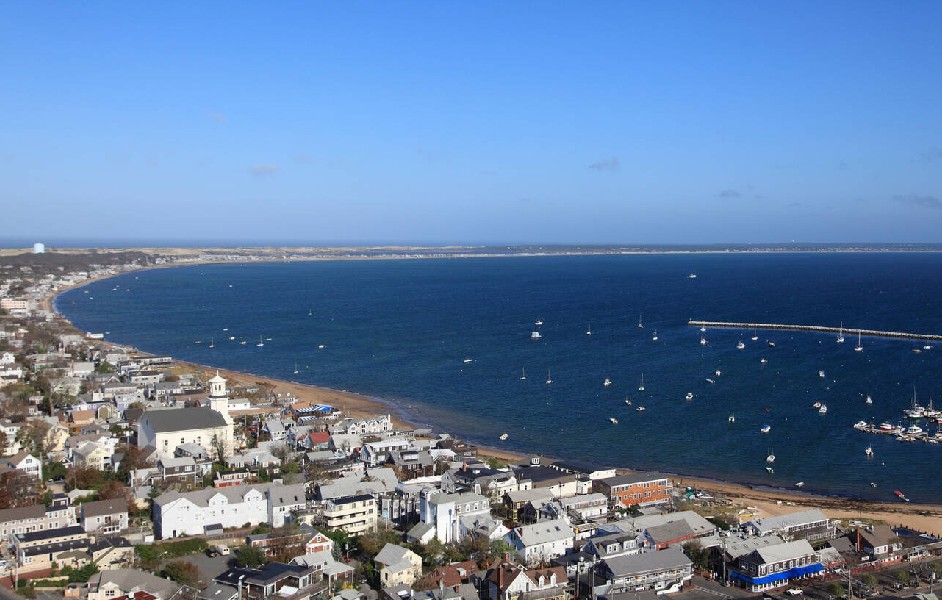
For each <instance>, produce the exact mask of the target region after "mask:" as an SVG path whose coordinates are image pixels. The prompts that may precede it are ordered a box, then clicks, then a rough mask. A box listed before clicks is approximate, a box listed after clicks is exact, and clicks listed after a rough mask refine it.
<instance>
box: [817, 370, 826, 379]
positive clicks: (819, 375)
mask: <svg viewBox="0 0 942 600" xmlns="http://www.w3.org/2000/svg"><path fill="white" fill-rule="evenodd" d="M818 377H820V378H821V379H824V377H825V375H824V371H818Z"/></svg>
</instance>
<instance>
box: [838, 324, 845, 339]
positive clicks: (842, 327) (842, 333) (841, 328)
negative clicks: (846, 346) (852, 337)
mask: <svg viewBox="0 0 942 600" xmlns="http://www.w3.org/2000/svg"><path fill="white" fill-rule="evenodd" d="M837 343H838V344H843V343H844V321H841V326H840V328H839V329H838V331H837Z"/></svg>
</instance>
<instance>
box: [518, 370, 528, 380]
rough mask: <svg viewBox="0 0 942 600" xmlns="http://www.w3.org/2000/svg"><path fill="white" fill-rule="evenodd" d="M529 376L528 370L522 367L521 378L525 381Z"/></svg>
mask: <svg viewBox="0 0 942 600" xmlns="http://www.w3.org/2000/svg"><path fill="white" fill-rule="evenodd" d="M526 378H527V370H526V368H525V367H520V380H521V381H523V380H524V379H526Z"/></svg>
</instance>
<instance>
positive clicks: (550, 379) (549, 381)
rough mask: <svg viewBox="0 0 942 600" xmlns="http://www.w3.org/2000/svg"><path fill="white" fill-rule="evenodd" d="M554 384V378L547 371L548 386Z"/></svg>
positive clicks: (547, 370)
mask: <svg viewBox="0 0 942 600" xmlns="http://www.w3.org/2000/svg"><path fill="white" fill-rule="evenodd" d="M551 383H553V376H552V375H551V374H550V370H549V369H546V385H549V384H551Z"/></svg>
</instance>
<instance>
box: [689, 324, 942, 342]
mask: <svg viewBox="0 0 942 600" xmlns="http://www.w3.org/2000/svg"><path fill="white" fill-rule="evenodd" d="M687 325H691V326H693V327H713V328H722V329H752V330H758V329H763V330H771V331H815V332H819V333H844V334H848V335H858V334H859V335H866V336H870V337H885V338H901V339H906V340H922V341H942V335H940V334H937V333H908V332H905V331H878V330H876V329H855V328H852V327H831V326H828V325H791V324H787V323H735V322H732V321H695V320H690V321H688V322H687Z"/></svg>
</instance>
